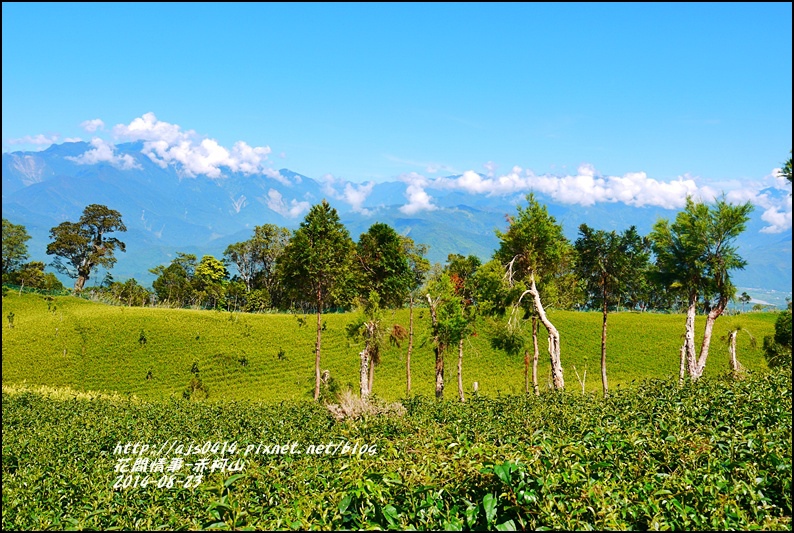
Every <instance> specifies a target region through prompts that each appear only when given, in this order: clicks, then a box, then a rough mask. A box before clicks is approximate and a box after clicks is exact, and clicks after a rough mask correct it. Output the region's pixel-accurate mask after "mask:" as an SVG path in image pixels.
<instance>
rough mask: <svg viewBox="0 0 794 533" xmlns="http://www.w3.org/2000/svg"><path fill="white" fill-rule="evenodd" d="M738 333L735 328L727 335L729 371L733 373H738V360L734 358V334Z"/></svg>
mask: <svg viewBox="0 0 794 533" xmlns="http://www.w3.org/2000/svg"><path fill="white" fill-rule="evenodd" d="M738 334H739V330H738V329H735V330H733V331H731V334H730V335H729V337H728V340H729V341H730V344H729V345H728V353H730V355H731V362H730V365H731V372H733V373H734V375H735V374H738V373H739V361H737V360H736V336H737V335H738Z"/></svg>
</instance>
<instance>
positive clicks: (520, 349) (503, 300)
mask: <svg viewBox="0 0 794 533" xmlns="http://www.w3.org/2000/svg"><path fill="white" fill-rule="evenodd" d="M475 278H476V283H475V287H476V290H477V297H476V299H477V308H478V313H480V314H482V315H485V316H490V317H491V319H490V324H491V330H492V332H491V346H492V347H493V348H496V349H499V350H504V351H505V352H507V353H508V355H520V354H521V353H523V354H524V392H525V393H527V394H529V383H530V377H529V368H530V357H529V345H530V339H529V337H527V335H526V333H525V332H524V331H523V329H522V326H521V324H522V323H523V322H525V321H526V320H527V319H528V318H529V317H531V318H532V348H533V350H534V351H533V358H532V386H533V389H534V392H535V394H540V390H539V388H538V357H539V354H540V352H539V350H538V319H537V315H536V313H535V310H534V307H533V304H532V300H531V299H525V300H522V299H521V295H522V294H523V293H524V291H525V289H526V286H525V285H524V282H523V281H520V282H513V285H512V286H511V285H510V284H509V283H508V280H507V279H506V278H505V272H504V268H503V267H502V264H501V263H500V262H499V261H497V260H496V259H492V260H491V261H489V262H487V263H485V264H484V265H482V266H480V267H479V268H478V269H477V272H476V273H475ZM508 308H509V309H510V315H509V317H508V319H507V323H506V325H505V326H504V327H502V326H500V325H499V323H498V320H497V317H503V316H504V315H505V313H506V312H507V310H508ZM522 316H523V318H522Z"/></svg>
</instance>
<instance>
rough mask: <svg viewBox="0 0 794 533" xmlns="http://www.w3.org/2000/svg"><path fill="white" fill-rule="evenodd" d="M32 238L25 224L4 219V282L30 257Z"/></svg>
mask: <svg viewBox="0 0 794 533" xmlns="http://www.w3.org/2000/svg"><path fill="white" fill-rule="evenodd" d="M29 240H30V235H28V232H27V230H26V229H25V226H22V225H17V224H12V223H11V222H9V221H8V220H6V219H5V218H4V219H3V282H5V281H6V279H7V277H8V275H9V274H11V273H12V272H15V271H16V270H17V269H19V267H21V266H22V264H23V263H24V262H25V261H27V259H28V245H27V244H26V242H27V241H29Z"/></svg>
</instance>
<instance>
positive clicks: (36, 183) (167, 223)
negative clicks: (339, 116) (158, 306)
mask: <svg viewBox="0 0 794 533" xmlns="http://www.w3.org/2000/svg"><path fill="white" fill-rule="evenodd" d="M141 148H142V144H141V143H127V144H120V145H117V146H116V151H117V153H120V154H129V155H130V156H131V157H133V158H134V160H135V163H136V165H137V167H138V168H134V169H131V170H121V169H119V168H117V167H116V166H113V165H111V164H109V163H98V164H93V165H80V164H78V163H76V162H75V161H73V160H70V159H69V157H77V156H79V155H81V154H83V153H84V152H86V151H87V150H89V149H91V145H89V144H87V143H83V142H79V143H64V144H60V145H53V146H51V147H50V148H48V149H46V150H43V151H41V152H14V153H7V154H3V162H2V172H3V175H2V186H3V189H2V197H3V198H2V201H3V204H2V207H3V217H4V218H7V219H9V220H11V221H12V222H13V223H15V224H23V225H24V226H25V227H26V228H27V230H28V233H29V234H30V235H31V237H32V239H31V241H29V242H28V248H29V250H30V255H31V258H32V259H34V260H41V261H44V262H46V263H48V262H50V261H51V259H52V257H50V256H47V255H46V254H45V249H46V246H47V243H48V242H49V230H50V228H52V227H54V226H56V225H57V224H59V223H60V222H63V221H65V220H72V221H75V220H77V219H78V218H79V216H80V214H81V213H82V211H83V209H84V208H85V206H86V205H88V204H92V203H99V204H104V205H107V206H108V207H110V208H112V209H116V210H118V211H119V212H121V214H122V216H123V219H124V222H125V224H126V225H127V228H128V231H127V233H125V234H123V235H120V237H121V239H122V240H123V241H124V242H125V243H126V244H127V252H126V253H120V254H118V263H117V265H116V267H115V268H114V269H113V270H112V274H113V276H114V278H115V279H119V280H123V279H126V278H129V277H135V278H136V279H138V280H139V281H140V282H142V283H143V284H145V285H148V284H150V283H151V281H152V280H153V276H152V275H151V274H150V273H149V272H148V270H149V269H150V268H153V267H155V266H157V265H160V264H166V263H168V262H169V261H170V260H171V259H172V258H173V257H174V255H175V253H176V252H177V251H179V252H186V253H194V254H196V255H198V256H201V255H203V254H212V255H215V256H216V257H221V256H222V254H223V250H224V249H225V248H226V246H228V245H229V244H231V243H233V242H238V241H241V240H245V239H247V238H249V237H250V235H251V233H252V230H253V228H254V226H256V225H261V224H265V223H273V224H278V225H282V226H286V227H288V228H290V229H294V228H296V227H297V226H298V224H299V223H300V221H301V220H302V219H303V216H304V215H305V213H306V211H307V208H308V206H310V205H313V204H315V203H317V202H319V201H321V200H322V199H323V198H327V199H328V200H329V202H331V204H332V205H333V206H334V207H336V208H337V210H338V211H339V213H340V216H341V219H342V221H343V222H344V224H345V225H346V226H347V228H348V230H349V231H350V234H351V237H352V238H353V239H354V240H357V239H358V237H359V235H360V234H361V233H363V232H365V231H366V230H367V229H368V228H369V226H370V225H371V224H373V223H374V222H385V223H388V224H390V225H391V226H393V227H394V228H395V229H396V230H397V231H398V232H399V233H401V234H404V235H409V236H411V237H412V238H413V239H414V240H415V241H416V242H420V243H425V244H428V245H429V246H430V251H429V258H430V259H431V261H438V262H442V263H443V262H444V261H445V260H446V258H447V255H448V254H450V253H460V254H463V255H468V254H474V255H477V256H479V257H480V258H482V259H483V260H487V259H488V258H489V257H490V256H491V255H492V253H493V251H494V250H495V249H496V247H497V246H498V240H497V238H496V234H495V230H496V229H501V230H504V229H505V228H506V226H507V221H506V216H507V215H509V214H515V212H516V205H517V204H521V205H523V204H524V195H523V194H515V195H509V196H485V195H473V194H468V193H466V192H461V191H450V190H442V189H433V188H432V187H430V188H428V192H429V193H430V194H431V195H432V196H433V202H434V204H435V205H436V206H438V209H436V210H433V211H421V212H418V213H415V214H412V215H407V214H405V213H403V212H401V211H400V207H401V206H403V205H404V204H405V203H406V202H407V200H406V187H407V184H406V183H404V182H402V181H392V182H385V183H377V184H374V185H373V186H372V188H371V191H370V192H369V194H368V196H367V198H366V200H365V201H364V202H363V204H361V205H360V206H359V209H358V210H357V211H354V210H353V209H352V207H351V205H350V204H348V203H346V202H345V201H344V200H343V199H342V195H343V194H344V185H345V184H344V183H338V182H337V183H331V184H329V183H327V182H319V181H317V180H314V179H312V178H310V177H307V176H303V175H301V174H298V173H295V172H293V171H291V170H289V169H281V170H280V171H279V175H278V176H276V177H270V176H265V175H245V174H242V173H227V174H224V176H223V177H222V178H218V179H212V178H209V177H206V176H198V177H185V176H180V174H179V173H178V172H177V170H176V169H175V168H174V167H173V166H168V167H166V168H162V167H160V166H159V165H158V164H156V163H154V162H153V161H152V160H151V159H149V157H147V156H145V155H144V154H142V153H141ZM329 187H333V188H332V189H331V188H329ZM355 187H361V185H355ZM769 194H781V193H780V191H774V190H770V191H769ZM538 197H539V199H540V200H541V201H543V202H544V203H546V204H547V206H548V209H549V212H550V213H551V214H552V215H554V216H555V217H556V218H557V220H558V221H559V222H561V223H562V224H563V228H564V231H565V234H566V236H567V237H568V238H569V239H571V240H574V239H576V237H577V234H578V227H579V225H580V224H582V223H586V224H588V225H590V226H592V227H595V228H598V229H607V230H612V229H615V230H618V231H621V230H623V229H626V228H628V227H629V226H631V225H634V226H636V227H637V229H638V231H639V232H640V233H642V234H647V233H648V232H649V231H650V229H651V227H652V225H653V223H654V222H655V221H656V220H657V219H658V218H659V217H664V218H668V219H670V220H672V219H673V218H674V217H675V215H676V211H674V210H665V209H661V208H658V207H640V208H637V207H631V206H627V205H624V204H618V203H609V204H606V203H602V204H596V205H594V206H589V207H582V206H578V205H563V204H559V203H555V202H554V201H552V200H551V199H550V198H548V197H544V196H543V195H538ZM760 215H761V211H760V210H758V209H757V210H756V212H755V213H754V214H753V218H752V221H751V222H750V224H749V225H748V230H747V232H745V234H743V235H742V237H741V238H740V240H739V251H740V253H741V254H742V255H743V256H744V258H745V259H746V260H747V261H748V266H747V268H746V269H745V270H744V271H742V272H737V273H736V274H735V276H734V279H735V282H736V284H737V285H738V286H740V287H754V288H757V289H759V290H766V291H783V292H786V293H790V292H791V252H792V250H791V230H789V231H787V232H785V233H782V234H765V233H760V232H759V230H760V229H761V228H762V227H764V225H765V223H764V222H763V221H762V220H761V219H760ZM102 275H103V274H101V273H100V274H99V275H97V276H94V277H95V278H98V279H97V280H95V279H94V278H92V279H91V280H90V281H89V285H92V284H94V283H95V282H96V283H99V282H100V281H101V276H102ZM70 284H71V283H70Z"/></svg>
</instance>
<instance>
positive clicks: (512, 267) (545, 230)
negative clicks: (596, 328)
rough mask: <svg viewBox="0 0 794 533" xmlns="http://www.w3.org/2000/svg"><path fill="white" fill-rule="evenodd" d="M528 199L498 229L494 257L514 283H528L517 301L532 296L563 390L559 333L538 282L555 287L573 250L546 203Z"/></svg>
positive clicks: (554, 378) (557, 386)
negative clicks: (502, 226) (501, 229)
mask: <svg viewBox="0 0 794 533" xmlns="http://www.w3.org/2000/svg"><path fill="white" fill-rule="evenodd" d="M526 199H527V206H526V207H521V206H519V207H518V214H517V216H515V217H510V218H509V219H508V220H509V224H510V225H509V227H508V229H507V231H506V232H501V231H498V230H497V232H496V235H497V237H499V249H498V250H497V251H496V253H495V254H494V257H495V258H496V259H498V260H499V261H500V262H501V263H502V264H503V265H506V268H507V273H508V278H509V279H510V280H511V281H512V282H513V283H515V282H517V281H522V282H525V283H526V285H527V289H526V291H525V292H524V293H522V294H521V296H520V297H519V298H518V303H519V304H520V302H521V300H522V299H523V297H524V296H525V295H527V294H529V295H530V296H531V297H532V300H533V303H534V309H535V313H536V315H537V317H538V318H539V319H540V321H541V323H542V324H543V326H544V327H545V328H546V330H547V331H548V334H549V357H550V359H551V373H552V383H553V385H554V388H555V389H557V390H560V389H563V388H565V380H564V378H563V371H562V363H561V362H560V334H559V332H558V331H557V328H556V327H554V324H552V323H551V321H550V320H549V318H548V316H547V314H546V310H545V308H544V306H543V302H542V301H541V291H540V290H539V288H538V285H539V284H540V285H544V284H547V285H548V286H549V287H550V288H551V289H554V290H556V288H557V287H556V286H555V285H554V281H555V278H557V277H559V276H560V274H561V268H562V267H564V266H567V265H568V264H569V263H568V261H569V259H570V257H571V256H572V255H573V253H572V248H571V245H570V243H569V242H568V239H566V238H565V235H563V232H562V226H561V225H560V224H558V223H557V221H556V220H555V218H554V217H553V216H551V215H549V212H548V209H547V208H546V206H545V205H542V204H541V203H540V202H538V200H537V199H536V198H535V195H534V194H532V193H530V194H528V195H527V197H526ZM550 292H552V291H550Z"/></svg>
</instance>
